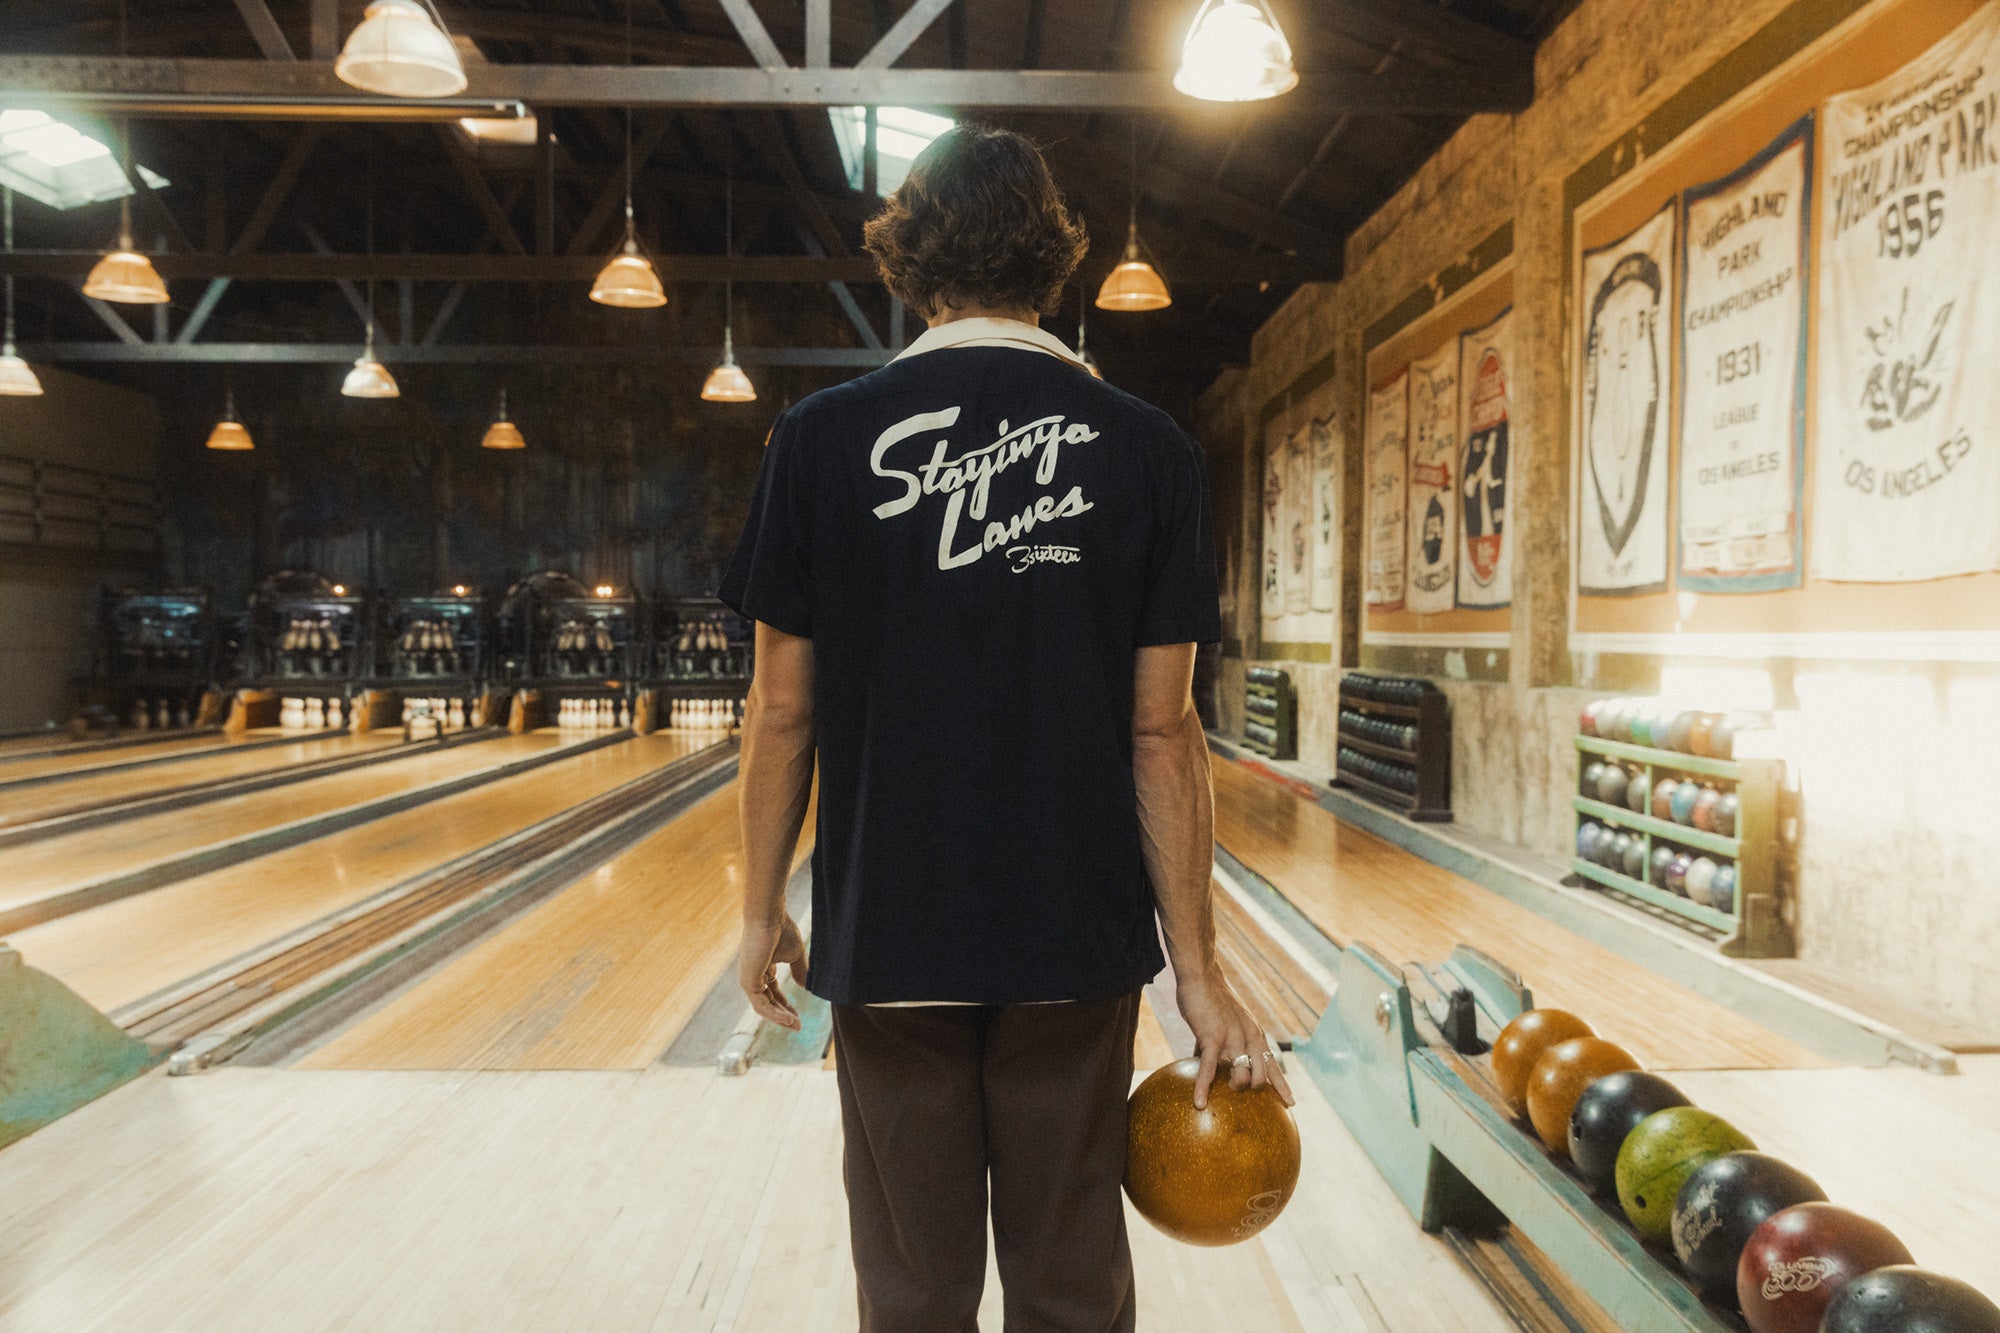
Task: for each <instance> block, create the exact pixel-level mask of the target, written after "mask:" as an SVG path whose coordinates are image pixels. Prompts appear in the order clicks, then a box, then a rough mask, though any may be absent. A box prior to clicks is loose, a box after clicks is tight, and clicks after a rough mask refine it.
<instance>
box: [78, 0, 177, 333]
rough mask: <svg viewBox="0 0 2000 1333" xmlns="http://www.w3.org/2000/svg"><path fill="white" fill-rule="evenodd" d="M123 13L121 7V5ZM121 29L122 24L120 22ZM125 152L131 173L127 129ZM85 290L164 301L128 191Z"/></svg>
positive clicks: (126, 299)
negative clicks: (136, 239)
mask: <svg viewBox="0 0 2000 1333" xmlns="http://www.w3.org/2000/svg"><path fill="white" fill-rule="evenodd" d="M120 12H121V14H122V12H123V11H122V9H121V11H120ZM120 28H121V31H122V28H123V25H122V23H121V25H120ZM124 44H125V43H124V39H123V38H122V37H121V38H120V40H119V48H120V49H121V50H122V49H123V48H124ZM123 148H124V156H123V157H122V159H121V164H122V165H123V166H124V168H125V170H126V172H127V173H128V174H129V173H130V172H131V170H132V135H131V131H129V130H127V131H126V132H125V136H124V143H123ZM83 294H84V295H85V296H94V297H96V298H97V299H98V300H100V301H117V302H119V303H120V304H123V305H165V304H166V303H167V299H168V298H167V284H166V283H164V282H162V281H161V280H160V275H159V272H158V271H157V270H156V269H154V267H153V261H152V260H150V259H148V258H146V256H144V255H142V254H140V253H139V252H138V250H137V249H135V248H134V247H133V245H132V196H131V195H130V194H127V195H125V196H124V197H123V198H122V199H120V200H119V201H118V247H117V248H116V249H115V250H112V251H111V252H110V253H109V254H107V255H105V256H104V258H102V259H100V260H98V261H97V263H96V264H95V265H93V266H92V268H91V270H90V276H89V277H87V278H85V279H84V280H83Z"/></svg>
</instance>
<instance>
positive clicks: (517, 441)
mask: <svg viewBox="0 0 2000 1333" xmlns="http://www.w3.org/2000/svg"><path fill="white" fill-rule="evenodd" d="M479 447H480V448H481V449H525V448H527V447H528V442H527V440H525V439H523V438H522V436H521V428H520V427H519V426H516V425H515V424H514V423H513V422H511V421H509V420H507V419H506V418H505V417H502V418H501V419H500V420H498V421H496V422H494V423H493V424H492V425H490V426H488V427H487V428H486V434H484V435H483V436H481V437H480V439H479Z"/></svg>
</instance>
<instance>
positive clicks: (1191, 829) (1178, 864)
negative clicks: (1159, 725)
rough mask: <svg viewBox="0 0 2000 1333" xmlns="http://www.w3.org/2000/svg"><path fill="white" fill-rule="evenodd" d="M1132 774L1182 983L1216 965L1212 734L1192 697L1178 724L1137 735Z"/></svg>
mask: <svg viewBox="0 0 2000 1333" xmlns="http://www.w3.org/2000/svg"><path fill="white" fill-rule="evenodd" d="M1132 775H1133V778H1134V780H1135V782H1136V785H1137V787H1138V792H1139V831H1140V835H1141V838H1142V840H1143V845H1144V850H1145V856H1146V870H1147V873H1148V874H1149V875H1150V876H1151V877H1152V881H1153V896H1154V900H1155V901H1156V903H1157V904H1158V906H1159V911H1160V920H1161V923H1162V924H1163V926H1164V927H1165V934H1166V940H1167V956H1168V957H1169V958H1170V959H1171V960H1172V962H1173V965H1174V974H1175V976H1176V977H1178V978H1180V979H1181V980H1182V981H1183V983H1193V982H1198V981H1202V980H1205V979H1207V977H1208V976H1209V975H1210V974H1211V972H1212V971H1213V970H1214V967H1215V915H1214V911H1213V908H1212V906H1211V905H1210V902H1209V880H1210V875H1211V872H1212V870H1213V867H1214V863H1215V797H1214V792H1213V790H1212V789H1211V788H1210V786H1209V771H1208V741H1207V738H1206V737H1205V736H1204V735H1203V733H1202V729H1201V719H1200V718H1199V717H1197V716H1196V715H1195V711H1194V708H1193V707H1192V705H1190V707H1189V708H1188V710H1187V713H1186V716H1185V717H1184V718H1183V720H1182V723H1181V725H1180V726H1179V727H1178V728H1177V729H1176V730H1174V731H1171V732H1166V733H1152V732H1142V733H1139V734H1137V735H1135V736H1134V737H1133V754H1132Z"/></svg>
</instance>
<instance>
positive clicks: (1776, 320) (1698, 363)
mask: <svg viewBox="0 0 2000 1333" xmlns="http://www.w3.org/2000/svg"><path fill="white" fill-rule="evenodd" d="M1811 180H1812V117H1810V116H1807V117H1806V118H1805V119H1803V120H1801V121H1799V122H1798V123H1797V124H1795V125H1793V126H1792V127H1791V128H1790V129H1788V130H1786V131H1785V132H1784V133H1783V134H1781V135H1779V136H1778V137H1777V138H1776V139H1775V140H1773V141H1772V142H1771V144H1770V145H1769V146H1768V147H1766V148H1765V149H1764V150H1763V151H1762V152H1760V153H1758V154H1757V155H1756V156H1755V157H1753V158H1751V159H1750V160H1749V161H1748V162H1746V163H1745V164H1744V165H1743V166H1742V167H1740V168H1738V169H1737V170H1736V171H1733V172H1731V173H1730V174H1729V175H1727V176H1724V177H1723V178H1722V179H1721V180H1717V181H1710V182H1709V183H1708V184H1706V185H1697V186H1693V187H1692V188H1690V189H1689V190H1688V191H1687V192H1686V193H1685V194H1684V195H1683V196H1682V201H1683V203H1682V217H1683V218H1684V219H1685V225H1684V226H1683V228H1682V233H1683V234H1682V237H1681V281H1682V283H1683V284H1684V289H1683V291H1682V293H1681V340H1680V357H1681V414H1680V423H1681V424H1680V502H1679V514H1680V579H1679V586H1680V587H1683V588H1689V589H1693V590H1696V591H1700V592H1762V591H1765V590H1767V589H1772V588H1796V587H1797V586H1798V585H1799V581H1800V571H1799V556H1800V527H1799V483H1800V478H1801V477H1802V475H1803V462H1804V457H1805V436H1806V402H1805V400H1806V291H1805V274H1806V254H1807V249H1806V246H1807V239H1806V229H1807V227H1808V226H1809V225H1810V222H1809V219H1810V218H1811V216H1812V206H1811V198H1810V195H1809V189H1810V185H1809V182H1810V181H1811Z"/></svg>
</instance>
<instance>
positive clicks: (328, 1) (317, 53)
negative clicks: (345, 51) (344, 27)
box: [306, 0, 340, 60]
mask: <svg viewBox="0 0 2000 1333" xmlns="http://www.w3.org/2000/svg"><path fill="white" fill-rule="evenodd" d="M306 24H307V41H308V42H309V44H310V47H309V49H310V51H311V54H312V58H313V59H314V60H332V59H333V58H334V56H335V55H337V54H339V52H340V0H310V9H309V11H308V13H307V16H306Z"/></svg>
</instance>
